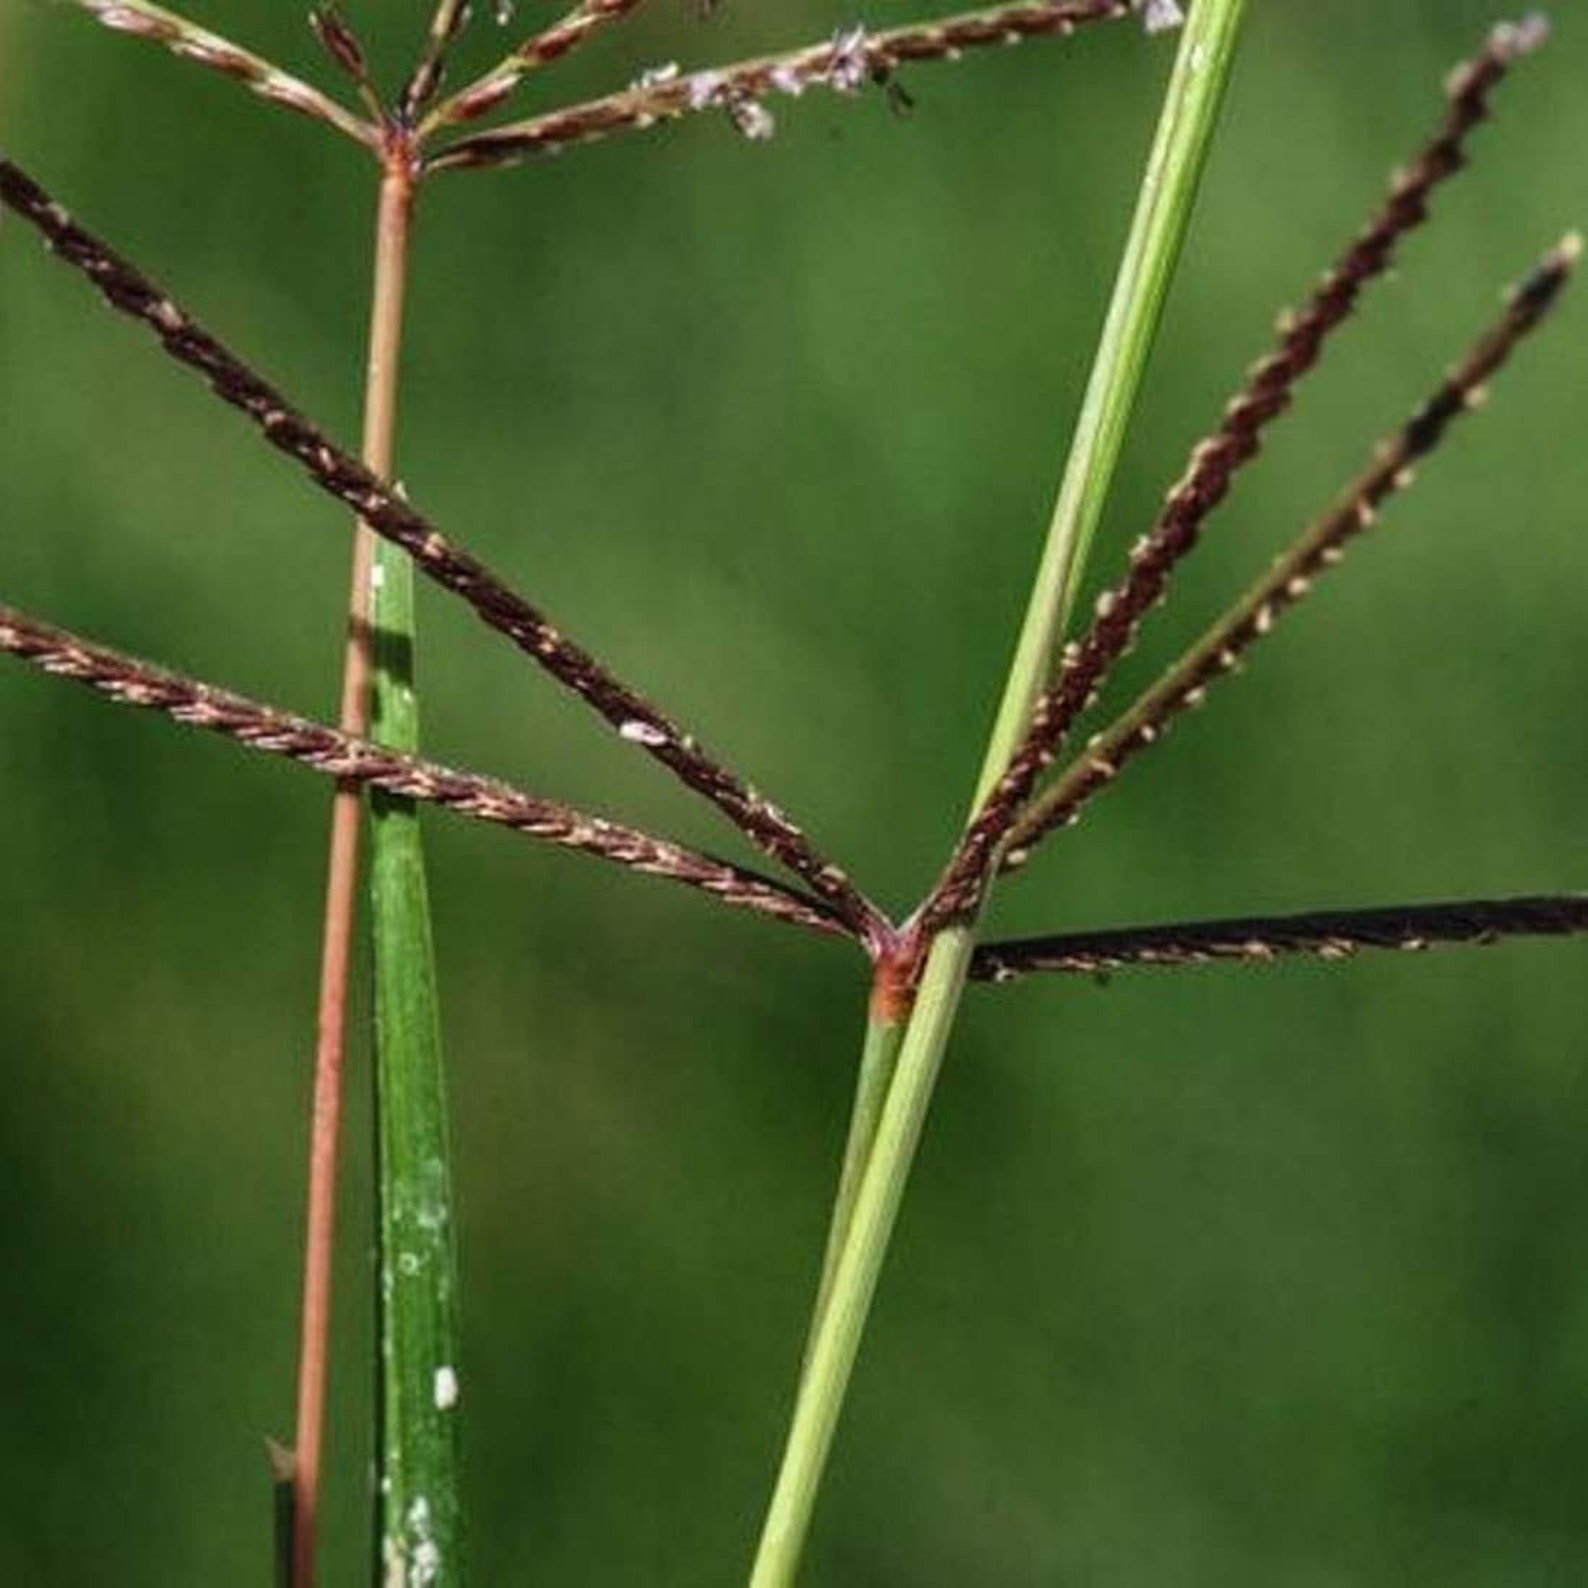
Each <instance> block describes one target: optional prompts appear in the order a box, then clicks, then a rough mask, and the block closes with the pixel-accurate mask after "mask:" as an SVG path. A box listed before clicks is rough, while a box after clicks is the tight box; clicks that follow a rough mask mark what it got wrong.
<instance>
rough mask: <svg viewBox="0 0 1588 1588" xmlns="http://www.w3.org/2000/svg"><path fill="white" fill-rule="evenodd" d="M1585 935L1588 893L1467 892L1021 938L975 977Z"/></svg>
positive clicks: (1334, 956) (978, 966)
mask: <svg viewBox="0 0 1588 1588" xmlns="http://www.w3.org/2000/svg"><path fill="white" fill-rule="evenodd" d="M1584 932H1588V895H1584V894H1573V893H1566V894H1550V895H1544V896H1539V897H1530V898H1520V899H1469V900H1463V901H1462V902H1460V903H1456V904H1406V905H1395V906H1391V907H1388V908H1384V909H1376V910H1334V911H1310V912H1308V913H1306V914H1302V915H1277V916H1276V915H1254V916H1244V917H1239V918H1237V919H1234V920H1228V921H1186V922H1181V923H1180V924H1178V925H1175V926H1143V927H1124V928H1121V929H1118V930H1115V931H1108V932H1070V933H1065V934H1063V935H1060V936H1054V937H1030V938H1018V939H1015V940H1013V941H1011V942H1007V943H988V944H986V945H985V946H983V947H981V948H979V949H977V951H976V957H975V959H974V961H973V962H972V966H971V975H972V977H973V978H975V979H976V980H977V981H990V982H1012V981H1019V980H1021V978H1023V977H1026V976H1031V975H1035V974H1036V973H1038V972H1041V971H1057V972H1067V973H1069V974H1071V975H1082V976H1094V975H1098V974H1100V973H1104V972H1108V971H1115V970H1131V969H1134V968H1136V967H1137V966H1162V967H1170V968H1173V967H1179V966H1185V965H1213V964H1227V963H1231V962H1234V963H1238V964H1246V965H1265V964H1270V963H1272V962H1273V961H1275V960H1278V959H1285V958H1294V957H1298V956H1301V957H1311V958H1314V959H1322V960H1345V959H1350V958H1352V957H1353V956H1354V955H1355V954H1357V953H1358V952H1359V951H1361V950H1362V949H1398V950H1402V951H1412V952H1417V951H1420V950H1422V949H1427V948H1441V947H1445V946H1447V945H1457V944H1475V945H1479V946H1483V945H1487V944H1491V943H1498V942H1500V941H1501V940H1502V939H1504V938H1510V937H1572V936H1576V935H1579V934H1581V933H1584Z"/></svg>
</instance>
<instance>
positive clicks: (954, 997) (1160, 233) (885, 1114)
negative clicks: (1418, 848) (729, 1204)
mask: <svg viewBox="0 0 1588 1588" xmlns="http://www.w3.org/2000/svg"><path fill="white" fill-rule="evenodd" d="M1244 12H1245V0H1196V3H1195V4H1194V6H1193V8H1192V12H1191V16H1190V19H1189V21H1188V22H1187V23H1186V27H1185V31H1184V34H1183V37H1182V39H1181V42H1180V50H1179V54H1178V57H1177V59H1176V62H1175V67H1174V72H1173V75H1172V77H1171V80H1170V83H1169V87H1168V91H1167V95H1166V97H1165V101H1164V106H1163V111H1162V114H1161V117H1160V120H1159V125H1158V133H1157V137H1156V140H1155V142H1154V145H1153V150H1152V155H1151V158H1150V160H1149V162H1148V167H1147V172H1146V175H1145V177H1144V179H1143V182H1142V186H1141V192H1140V197H1139V199H1138V202H1137V207H1136V214H1135V219H1134V222H1133V224H1132V227H1131V233H1130V238H1129V241H1128V243H1127V245H1126V249H1125V254H1124V258H1123V260H1122V262H1121V265H1120V270H1119V276H1118V279H1117V281H1116V283H1115V287H1114V297H1113V301H1112V304H1111V306H1110V309H1109V313H1108V318H1107V321H1106V323H1105V325H1104V329H1103V335H1102V340H1101V343H1100V346H1099V348H1098V353H1097V358H1096V362H1095V364H1094V366H1093V370H1092V377H1091V381H1090V383H1089V385H1088V388H1087V393H1086V399H1085V403H1084V405H1083V407H1082V411H1081V417H1080V421H1079V423H1078V425H1077V429H1076V434H1075V439H1074V442H1073V445H1072V448H1071V452H1070V457H1069V462H1068V465H1067V467H1066V471H1065V475H1064V481H1063V485H1062V487H1061V489H1060V493H1059V500H1058V505H1057V507H1056V509H1055V511H1054V516H1053V522H1052V525H1051V526H1050V529H1049V534H1048V542H1047V547H1046V549H1045V551H1044V553H1043V558H1042V562H1041V565H1040V568H1039V570H1038V573H1037V577H1036V581H1035V585H1034V588H1033V590H1032V596H1031V602H1030V607H1029V610H1028V612H1027V614H1026V621H1025V627H1024V629H1023V630H1022V633H1021V637H1020V643H1019V646H1018V648H1017V650H1016V653H1015V659H1014V662H1013V664H1012V666H1011V668H1010V672H1009V679H1008V683H1007V685H1006V687H1005V693H1004V700H1003V705H1002V707H1001V709H1000V711H999V715H998V719H997V724H996V726H995V728H994V731H993V734H992V739H991V742H990V744H989V746H988V751H987V756H986V760H985V763H984V765H983V767H982V772H981V778H980V781H979V783H978V786H977V796H976V803H977V805H979V804H980V802H981V800H982V798H983V797H984V796H985V794H986V792H987V791H988V790H989V789H990V788H991V787H992V786H993V784H994V783H996V781H997V780H998V778H999V777H1000V776H1001V775H1002V773H1003V770H1004V768H1005V767H1006V766H1007V764H1008V761H1009V758H1010V755H1011V754H1012V753H1013V750H1014V748H1015V746H1016V744H1017V743H1018V742H1019V740H1020V738H1021V736H1022V735H1023V733H1024V732H1025V728H1026V725H1027V723H1028V721H1029V719H1030V715H1031V710H1032V707H1033V705H1034V703H1035V701H1036V699H1037V697H1038V695H1039V694H1040V692H1041V690H1042V688H1043V686H1044V684H1045V683H1046V681H1047V678H1048V675H1049V670H1050V667H1051V660H1052V657H1053V654H1054V650H1055V647H1056V642H1057V639H1058V636H1059V635H1060V634H1061V633H1062V632H1063V628H1064V624H1065V621H1066V618H1067V616H1068V614H1069V611H1070V609H1071V607H1072V606H1073V604H1074V598H1075V588H1076V585H1077V583H1078V581H1079V577H1080V573H1081V570H1082V567H1083V564H1084V561H1085V557H1086V554H1087V551H1088V550H1089V548H1090V545H1091V541H1092V538H1093V535H1094V533H1095V531H1096V528H1097V524H1098V520H1099V519H1100V517H1101V515H1102V509H1103V504H1104V502H1105V501H1106V499H1107V496H1108V492H1109V489H1110V487H1111V485H1112V483H1113V478H1114V474H1115V471H1116V469H1117V466H1118V462H1119V456H1120V451H1121V448H1122V446H1123V441H1124V434H1125V426H1126V422H1127V420H1128V418H1129V416H1130V413H1131V411H1132V409H1133V407H1134V405H1135V402H1136V399H1137V396H1138V394H1139V392H1140V388H1141V381H1142V376H1143V373H1144V371H1145V368H1146V363H1147V357H1148V353H1149V351H1150V349H1151V346H1152V342H1153V338H1154V335H1155V333H1156V330H1157V327H1158V323H1159V320H1160V318H1161V316H1162V311H1163V305H1164V300H1165V297H1166V295H1167V292H1168V287H1169V281H1170V278H1171V276H1172V274H1173V271H1174V267H1175V264H1176V262H1177V260H1178V258H1179V255H1180V250H1181V246H1182V244H1183V242H1184V240H1185V235H1186V230H1187V226H1188V224H1189V221H1190V216H1191V210H1192V206H1193V203H1194V200H1195V197H1196V192H1197V187H1198V184H1199V182H1200V179H1201V175H1202V171H1203V168H1204V165H1205V163H1206V156H1207V151H1208V145H1209V141H1210V139H1211V135H1212V131H1213V127H1214V124H1215V122H1216V120H1217V117H1218V111H1219V107H1220V105H1221V103H1222V100H1223V95H1224V89H1225V86H1226V84H1227V82H1228V79H1229V71H1230V66H1231V64H1232V61H1233V58H1234V53H1235V44H1236V40H1237V38H1238V36H1239V32H1240V26H1241V21H1242V18H1243V15H1244ZM975 934H976V928H975V924H974V923H971V924H967V925H961V926H955V927H953V928H950V929H949V930H947V931H944V932H943V933H941V934H940V935H939V936H938V938H937V939H936V940H935V941H934V943H933V944H932V946H931V950H930V952H929V954H928V957H927V961H926V967H925V970H924V972H923V975H922V978H921V984H920V991H919V994H918V996H917V999H916V1004H915V1009H914V1012H913V1014H912V1015H911V1018H910V1021H909V1025H908V1028H907V1029H906V1032H905V1036H904V1042H903V1046H902V1048H901V1050H900V1053H899V1057H898V1063H897V1068H896V1071H895V1075H894V1079H893V1082H892V1085H891V1086H890V1088H889V1091H888V1096H887V1100H886V1103H885V1105H884V1107H883V1111H882V1117H881V1120H880V1122H879V1124H878V1127H877V1132H876V1141H875V1145H874V1147H873V1149H872V1152H871V1157H870V1161H869V1163H868V1164H867V1166H866V1170H865V1173H864V1175H863V1177H862V1180H861V1185H860V1190H859V1195H858V1198H857V1200H856V1202H855V1206H854V1211H853V1215H852V1218H851V1220H850V1226H849V1235H848V1239H847V1240H846V1241H845V1242H844V1246H843V1250H842V1253H841V1255H840V1257H839V1259H838V1263H837V1268H836V1272H835V1273H834V1275H833V1280H832V1285H831V1289H830V1295H829V1297H828V1300H827V1304H826V1306H825V1308H824V1309H823V1310H822V1311H821V1313H820V1314H819V1316H818V1319H817V1323H816V1330H815V1337H814V1340H813V1342H812V1345H811V1349H810V1352H809V1355H808V1359H807V1367H806V1372H805V1375H804V1377H803V1379H802V1381H801V1383H800V1387H799V1392H798V1396H797V1399H796V1402H795V1408H794V1416H793V1420H792V1423H791V1425H790V1429H789V1435H788V1442H787V1445H786V1447H785V1450H784V1455H783V1463H782V1467H781V1469H780V1471H779V1473H778V1480H777V1485H776V1488H775V1489H774V1491H773V1495H772V1501H771V1505H770V1507H769V1509H768V1512H767V1517H766V1522H765V1526H764V1528H763V1531H762V1535H761V1543H760V1548H759V1550H758V1552H757V1555H756V1560H755V1565H754V1568H753V1571H752V1574H751V1585H752V1588H788V1585H790V1584H792V1583H793V1582H794V1581H795V1577H796V1573H797V1571H798V1567H799V1560H800V1555H801V1553H802V1551H803V1548H804V1544H805V1539H806V1536H807V1534H808V1532H809V1528H810V1521H811V1515H812V1512H813V1510H814V1508H815V1502H816V1495H817V1491H818V1489H819V1487H820V1484H821V1478H822V1472H823V1469H824V1467H825V1464H826V1460H827V1455H828V1451H829V1449H830V1448H831V1445H832V1439H833V1434H834V1431H835V1430H836V1428H837V1425H838V1417H839V1413H840V1411H841V1409H842V1406H843V1400H844V1395H845V1392H846V1390H847V1388H848V1384H849V1379H850V1375H851V1373H852V1371H853V1369H854V1364H855V1358H856V1356H857V1354H858V1352H859V1348H860V1339H861V1335H862V1333H863V1331H864V1328H865V1322H866V1315H867V1312H868V1311H869V1308H870V1305H871V1299H872V1296H873V1295H874V1294H875V1291H876V1286H877V1280H878V1276H879V1275H880V1273H881V1269H882V1263H883V1259H884V1257H885V1255H886V1253H887V1247H888V1242H889V1239H890V1237H891V1235H892V1232H893V1226H894V1223H895V1220H896V1218H897V1216H898V1210H899V1205H900V1202H901V1200H902V1199H903V1196H904V1187H905V1184H906V1181H907V1180H908V1178H909V1172H910V1166H911V1163H912V1162H913V1159H914V1156H915V1151H916V1147H917V1145H918V1143H919V1141H920V1138H921V1131H922V1129H923V1127H924V1125H925V1122H926V1114H927V1109H928V1107H929V1106H930V1103H931V1098H932V1091H933V1087H934V1085H935V1083H936V1080H937V1075H938V1071H939V1069H940V1068H941V1066H942V1061H943V1056H944V1053H945V1051H946V1049H947V1045H948V1038H949V1034H950V1032H951V1031H952V1029H953V1025H954V1017H955V1014H956V1013H957V1011H958V1007H959V999H960V995H961V993H962V992H963V990H964V984H965V978H966V975H967V973H968V971H969V969H970V960H971V954H972V952H973V950H974V947H975Z"/></svg>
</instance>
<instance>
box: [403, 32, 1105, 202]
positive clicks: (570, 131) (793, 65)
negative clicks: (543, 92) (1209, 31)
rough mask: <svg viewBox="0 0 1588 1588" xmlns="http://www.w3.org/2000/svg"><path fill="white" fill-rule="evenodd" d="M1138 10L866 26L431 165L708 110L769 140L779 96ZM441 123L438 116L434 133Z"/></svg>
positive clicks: (443, 156)
mask: <svg viewBox="0 0 1588 1588" xmlns="http://www.w3.org/2000/svg"><path fill="white" fill-rule="evenodd" d="M1131 10H1132V7H1131V4H1130V3H1129V0H1037V3H1032V0H1022V3H1019V4H1015V5H1001V6H991V7H988V8H987V9H985V10H982V11H970V12H966V13H964V14H963V15H960V16H954V17H944V18H942V19H941V20H939V21H936V22H923V23H916V24H913V25H911V26H908V27H899V28H891V29H888V30H887V31H885V32H879V33H868V32H867V31H866V29H865V28H863V27H859V26H856V27H851V28H840V29H839V30H838V32H837V33H836V34H834V35H833V37H831V38H829V39H825V40H823V41H822V42H821V43H819V44H807V45H803V46H801V47H800V48H798V49H793V50H783V51H780V52H779V53H777V54H775V55H763V56H758V57H757V58H756V59H754V60H747V61H735V62H732V63H731V64H728V65H724V66H716V67H708V68H704V69H702V70H700V71H695V72H689V73H682V74H675V73H667V74H664V75H662V76H661V77H659V78H646V79H642V80H641V81H640V82H638V83H636V84H634V85H632V86H631V87H628V88H624V89H620V90H619V91H618V92H617V93H613V94H606V95H603V96H602V97H601V98H599V99H592V100H587V101H586V102H585V103H583V104H579V105H568V106H564V107H563V108H561V109H559V110H553V111H548V112H546V113H545V114H544V115H539V116H534V117H531V118H530V119H528V120H525V121H515V122H509V123H508V124H507V125H505V126H501V127H493V128H491V129H490V130H489V131H487V132H480V133H475V134H474V135H473V136H471V137H467V138H460V139H459V140H458V141H457V142H456V143H452V144H449V145H447V146H446V147H445V148H443V149H442V150H441V151H440V152H439V153H437V154H435V155H433V156H432V157H431V159H430V161H429V167H430V169H432V170H437V171H446V170H462V169H469V168H474V167H480V166H498V165H509V164H513V163H515V162H517V161H520V160H524V159H527V158H528V157H530V156H531V155H535V154H548V153H553V152H555V151H556V150H558V149H564V148H567V147H569V146H570V145H572V144H576V143H589V142H592V141H594V140H596V139H599V138H607V137H610V136H612V135H613V134H614V133H618V132H631V131H632V132H643V131H645V130H647V129H648V128H651V127H655V126H657V125H659V124H661V123H663V122H668V121H676V120H678V119H679V118H680V117H682V116H688V115H695V114H699V113H700V112H702V111H716V112H718V113H723V112H726V113H728V114H729V115H730V116H732V117H733V118H734V120H735V122H736V124H738V125H739V126H740V128H741V130H743V131H746V132H747V133H749V135H750V136H752V137H765V136H767V135H768V134H769V133H770V132H771V131H772V129H773V122H772V118H771V115H770V113H769V112H766V111H765V110H764V108H763V110H762V114H761V115H760V116H756V117H753V118H746V117H745V115H744V107H746V106H748V105H755V106H759V105H760V104H761V101H762V100H763V99H766V98H769V97H771V96H773V95H777V96H778V97H780V98H786V99H798V98H800V97H801V96H802V95H803V94H805V93H807V92H808V91H809V90H811V89H814V88H831V89H835V90H837V91H838V92H840V93H845V94H854V93H858V92H859V91H860V90H861V89H862V88H864V87H865V86H866V84H868V83H886V82H888V81H889V80H890V79H891V78H892V77H893V75H894V74H895V73H896V72H898V71H899V69H900V68H901V67H905V66H912V65H917V64H920V63H923V62H927V61H944V60H955V59H957V58H958V57H959V55H960V54H961V53H962V52H963V51H965V50H968V49H978V48H982V47H984V46H987V45H993V44H1018V43H1020V42H1021V41H1022V40H1025V39H1034V38H1042V37H1047V36H1056V37H1060V38H1064V37H1068V35H1070V34H1071V33H1073V32H1075V31H1076V30H1077V29H1078V28H1081V27H1085V26H1087V25H1088V24H1091V23H1094V22H1113V21H1118V20H1119V19H1120V18H1123V17H1127V16H1129V15H1130V14H1131ZM505 92H511V85H509V86H508V88H507V89H506V90H505V91H504V90H501V89H500V88H499V87H498V86H489V85H488V86H486V87H484V88H482V89H481V91H480V93H479V95H478V96H477V97H475V98H469V97H467V96H463V95H460V96H459V97H458V98H457V99H456V100H453V101H451V102H450V105H449V107H448V119H449V120H451V121H463V120H468V119H472V118H473V117H475V116H480V115H484V114H485V113H486V112H487V111H489V110H493V109H495V108H496V106H497V105H498V104H500V103H501V100H502V98H503V97H504V94H505ZM440 125H441V121H440V112H439V111H438V112H437V113H436V116H434V117H432V120H431V124H429V125H427V127H426V129H425V130H426V132H427V133H429V132H432V131H434V130H437V128H439V126H440Z"/></svg>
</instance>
